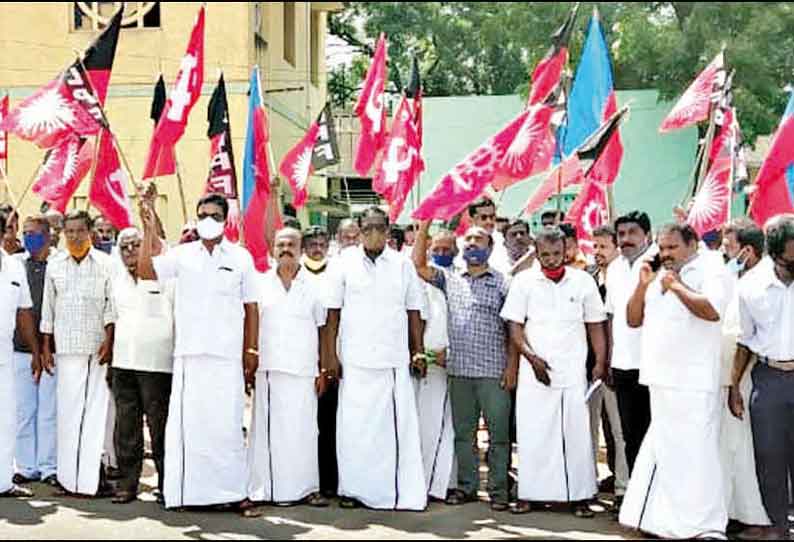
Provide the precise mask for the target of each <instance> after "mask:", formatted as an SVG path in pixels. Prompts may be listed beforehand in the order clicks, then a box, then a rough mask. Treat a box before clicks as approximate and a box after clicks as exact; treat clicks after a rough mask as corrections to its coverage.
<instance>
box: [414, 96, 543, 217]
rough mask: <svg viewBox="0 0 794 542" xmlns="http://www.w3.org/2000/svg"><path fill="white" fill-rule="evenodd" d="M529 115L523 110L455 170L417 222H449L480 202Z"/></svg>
mask: <svg viewBox="0 0 794 542" xmlns="http://www.w3.org/2000/svg"><path fill="white" fill-rule="evenodd" d="M529 114H530V111H529V110H527V111H523V112H522V113H521V114H519V115H518V116H517V117H516V118H514V119H513V120H512V121H510V123H509V124H507V126H505V127H504V128H502V130H500V131H499V132H498V133H497V134H495V135H493V136H491V137H490V138H489V139H488V140H487V141H486V142H485V143H483V144H482V145H480V146H479V147H477V149H475V150H474V151H473V152H472V153H471V154H469V155H468V156H467V157H466V158H464V159H463V160H462V161H461V162H459V163H458V164H457V165H456V166H455V167H453V168H452V170H450V171H449V172H448V173H447V174H446V175H444V176H443V177H442V178H441V180H440V181H439V182H438V184H437V185H436V186H435V188H433V190H432V192H430V194H428V195H427V197H426V198H425V199H424V201H422V203H421V204H420V205H419V207H418V208H417V209H416V210H415V211H414V212H413V214H412V217H413V218H414V219H416V220H430V219H433V218H437V219H439V220H450V219H451V218H452V217H453V216H455V215H456V214H458V213H459V212H461V211H462V210H463V209H464V208H465V207H466V206H467V205H468V204H469V203H471V202H472V201H474V200H475V199H477V198H478V197H479V196H480V194H482V193H483V191H484V190H485V189H486V188H487V186H488V185H489V184H490V183H492V182H493V180H494V176H495V174H496V170H497V168H498V167H499V165H500V164H501V163H502V160H503V159H504V157H505V154H507V149H508V148H509V147H510V145H511V144H512V142H513V140H515V138H516V134H518V132H519V130H520V129H521V127H522V126H523V125H524V122H525V121H526V120H527V117H528V115H529Z"/></svg>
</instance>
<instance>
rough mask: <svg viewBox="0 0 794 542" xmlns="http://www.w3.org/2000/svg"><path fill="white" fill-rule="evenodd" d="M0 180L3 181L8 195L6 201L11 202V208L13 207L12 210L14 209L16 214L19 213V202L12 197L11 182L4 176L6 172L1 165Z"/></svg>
mask: <svg viewBox="0 0 794 542" xmlns="http://www.w3.org/2000/svg"><path fill="white" fill-rule="evenodd" d="M0 178H2V179H3V184H5V187H6V193H7V194H8V199H9V200H11V206H12V207H14V209H16V210H17V212H19V201H18V200H17V198H16V197H15V196H14V191H13V189H12V188H11V181H10V180H9V179H8V176H7V175H6V171H5V169H4V168H3V166H2V165H0Z"/></svg>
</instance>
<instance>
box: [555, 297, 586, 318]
mask: <svg viewBox="0 0 794 542" xmlns="http://www.w3.org/2000/svg"><path fill="white" fill-rule="evenodd" d="M558 320H562V321H564V322H572V321H573V322H581V321H583V320H584V303H583V299H582V297H581V296H577V295H570V296H565V297H563V298H562V299H561V300H560V307H559V310H558Z"/></svg>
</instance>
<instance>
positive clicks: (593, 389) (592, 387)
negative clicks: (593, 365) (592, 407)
mask: <svg viewBox="0 0 794 542" xmlns="http://www.w3.org/2000/svg"><path fill="white" fill-rule="evenodd" d="M603 383H604V381H603V380H601V379H600V378H599V379H598V380H596V381H595V382H593V383H592V384H590V387H589V388H587V393H585V394H584V401H585V403H586V402H588V401H589V400H590V398H591V397H592V396H593V394H594V393H595V392H596V390H597V389H598V388H600V387H601V385H602V384H603Z"/></svg>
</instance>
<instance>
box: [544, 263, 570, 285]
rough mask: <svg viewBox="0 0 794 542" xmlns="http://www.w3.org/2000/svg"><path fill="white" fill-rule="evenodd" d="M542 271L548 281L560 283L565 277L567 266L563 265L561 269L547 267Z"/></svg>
mask: <svg viewBox="0 0 794 542" xmlns="http://www.w3.org/2000/svg"><path fill="white" fill-rule="evenodd" d="M540 270H541V271H542V272H543V274H544V275H545V276H546V278H547V279H549V280H551V281H554V282H560V281H561V280H562V278H563V277H564V276H565V266H564V265H561V266H560V267H557V268H555V269H549V268H547V267H541V268H540Z"/></svg>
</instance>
